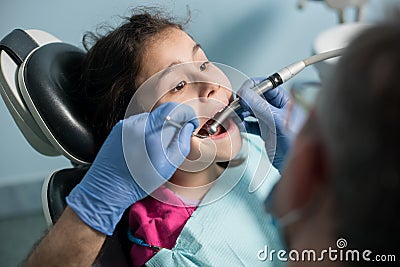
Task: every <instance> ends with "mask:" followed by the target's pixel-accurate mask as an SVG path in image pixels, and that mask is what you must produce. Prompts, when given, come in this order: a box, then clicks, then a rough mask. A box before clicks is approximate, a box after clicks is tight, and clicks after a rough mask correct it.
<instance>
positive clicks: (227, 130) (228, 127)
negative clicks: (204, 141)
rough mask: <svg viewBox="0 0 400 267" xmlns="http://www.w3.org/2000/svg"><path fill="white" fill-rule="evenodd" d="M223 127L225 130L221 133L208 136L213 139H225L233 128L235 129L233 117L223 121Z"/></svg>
mask: <svg viewBox="0 0 400 267" xmlns="http://www.w3.org/2000/svg"><path fill="white" fill-rule="evenodd" d="M222 127H224V128H225V132H224V133H222V134H219V135H209V136H208V137H207V138H210V139H211V140H217V139H223V138H225V137H227V136H228V135H230V134H231V133H232V132H233V130H234V129H235V123H234V122H233V120H232V119H231V118H228V119H226V120H225V121H224V123H222Z"/></svg>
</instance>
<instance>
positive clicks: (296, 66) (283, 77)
mask: <svg viewBox="0 0 400 267" xmlns="http://www.w3.org/2000/svg"><path fill="white" fill-rule="evenodd" d="M344 49H345V48H341V49H336V50H332V51H328V52H325V53H321V54H317V55H314V56H311V57H309V58H306V59H303V60H301V61H298V62H295V63H293V64H291V65H289V66H287V67H284V68H283V69H281V70H279V71H278V72H276V73H274V74H272V75H271V76H269V77H268V78H267V79H266V80H265V81H263V82H262V83H260V84H259V85H257V86H255V87H254V89H253V90H254V91H255V92H256V93H257V94H259V95H261V94H264V93H265V92H267V91H269V90H271V89H274V88H276V87H278V86H279V85H281V84H283V83H285V82H287V81H288V80H290V79H291V78H292V77H293V76H295V75H296V74H298V73H299V72H301V71H302V70H303V69H304V68H305V67H307V66H309V65H312V64H314V63H317V62H320V61H323V60H326V59H330V58H333V57H337V56H340V55H341V54H343V51H344ZM240 107H241V104H240V100H239V98H236V99H235V100H234V101H232V102H231V103H230V104H229V105H228V106H226V107H225V108H224V109H222V110H221V111H219V112H218V113H217V114H215V115H214V117H213V119H214V123H212V124H210V125H209V126H208V128H207V132H208V133H209V134H210V135H214V134H215V133H217V132H218V126H219V125H220V124H221V123H222V122H223V121H224V120H226V119H227V118H228V117H229V116H230V114H231V113H232V111H237V110H238V109H239V108H240Z"/></svg>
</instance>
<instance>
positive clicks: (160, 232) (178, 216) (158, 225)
mask: <svg viewBox="0 0 400 267" xmlns="http://www.w3.org/2000/svg"><path fill="white" fill-rule="evenodd" d="M156 193H157V195H158V196H162V198H163V200H166V201H167V202H168V203H176V204H177V205H178V206H175V205H170V204H167V203H165V202H161V201H159V200H157V199H155V198H153V197H151V196H148V197H146V198H144V199H142V200H141V201H139V202H136V203H135V204H133V205H132V206H131V208H130V211H129V227H130V230H131V233H132V235H133V236H134V237H137V238H140V239H142V240H144V241H145V242H146V243H148V244H150V245H154V246H159V247H162V248H168V249H172V248H173V247H174V245H175V243H176V240H177V238H178V236H179V234H180V233H181V231H182V229H183V227H184V226H185V223H186V221H187V220H188V219H189V218H190V216H191V215H192V213H193V212H194V211H195V209H196V207H188V206H186V205H185V204H184V203H183V202H182V200H180V199H179V198H178V197H177V196H176V195H175V194H174V193H173V192H172V191H171V190H169V189H168V188H166V187H165V186H162V187H160V188H159V189H157V190H156ZM154 253H155V251H154V250H153V249H150V248H147V247H143V246H139V245H136V244H133V246H132V248H131V252H130V255H131V260H132V265H133V266H142V265H144V264H145V263H146V262H147V261H148V260H150V258H151V257H153V255H154Z"/></svg>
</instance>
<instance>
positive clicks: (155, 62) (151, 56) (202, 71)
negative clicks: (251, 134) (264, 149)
mask: <svg viewBox="0 0 400 267" xmlns="http://www.w3.org/2000/svg"><path fill="white" fill-rule="evenodd" d="M165 70H167V71H165ZM155 74H156V75H155ZM152 80H153V81H152ZM137 82H138V84H143V85H145V84H149V86H146V88H145V89H144V90H143V91H147V93H145V94H144V97H142V99H140V101H141V102H142V103H145V102H149V100H150V101H153V106H152V109H154V108H155V107H157V106H159V105H161V104H163V103H165V102H178V103H184V104H186V105H189V106H191V107H192V108H193V109H194V111H195V113H196V115H197V116H198V119H199V125H200V126H199V128H198V129H196V130H195V133H197V132H198V131H199V130H200V129H201V128H202V126H203V125H204V124H205V123H206V122H207V121H208V120H209V119H210V118H212V117H213V116H214V114H215V113H217V112H218V111H219V110H221V109H222V108H223V107H225V106H227V105H228V104H229V103H230V102H231V101H232V100H233V95H232V91H231V85H230V83H229V80H228V78H227V77H226V76H225V75H224V74H223V73H222V71H221V70H219V69H218V68H217V67H216V66H215V65H213V64H211V63H210V62H209V61H208V59H207V57H206V55H205V53H204V51H203V50H202V49H201V47H200V45H198V44H197V43H196V42H195V41H193V39H192V38H191V37H190V36H188V35H187V34H186V33H185V32H184V31H182V30H179V29H176V28H169V29H167V30H165V31H163V32H162V33H160V34H157V35H156V36H155V37H153V38H152V40H150V41H148V42H147V47H146V51H145V54H144V56H143V60H142V67H141V71H140V73H139V75H138V79H137ZM143 85H142V86H141V87H145V86H143ZM139 90H140V88H139ZM139 98H140V96H139ZM142 100H143V101H142ZM144 109H145V111H150V110H146V109H148V108H144ZM224 125H225V130H223V131H222V132H221V133H219V134H218V133H217V134H216V135H215V136H212V137H208V138H205V139H201V138H198V137H192V138H191V150H190V154H189V156H188V157H187V158H188V160H191V161H195V160H200V161H201V159H207V160H209V159H210V158H212V159H213V161H217V162H222V161H228V160H231V159H232V158H233V157H235V156H236V155H237V154H238V153H239V151H240V149H241V146H242V139H241V135H240V131H239V129H238V127H237V126H236V124H235V123H233V122H232V121H230V122H227V123H226V124H225V123H224Z"/></svg>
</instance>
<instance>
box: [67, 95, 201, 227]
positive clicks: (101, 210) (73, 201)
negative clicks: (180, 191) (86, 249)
mask: <svg viewBox="0 0 400 267" xmlns="http://www.w3.org/2000/svg"><path fill="white" fill-rule="evenodd" d="M167 116H169V118H171V119H172V120H174V121H175V122H177V123H178V124H180V125H182V127H181V128H179V127H176V125H175V126H174V125H172V124H169V123H166V117H167ZM198 124H199V122H198V120H197V117H196V114H195V113H194V111H193V109H192V108H191V107H189V106H187V105H183V104H177V103H165V104H163V105H161V106H159V107H158V108H156V109H155V110H154V111H152V112H151V113H142V114H138V115H134V116H131V117H129V118H127V119H125V120H123V121H120V122H118V123H117V124H116V125H115V126H114V128H113V129H112V131H111V133H110V134H109V136H108V137H107V139H106V141H105V142H104V144H103V146H102V147H101V149H100V151H99V153H98V154H97V156H96V159H95V160H94V162H93V164H92V166H91V167H90V168H89V170H88V172H87V173H86V175H85V176H84V178H83V180H82V181H81V182H80V183H79V184H78V185H77V186H76V187H75V188H74V189H73V190H72V192H71V193H70V195H69V196H68V197H67V203H68V205H69V206H70V207H71V208H72V209H73V210H74V212H75V213H76V214H77V215H78V216H79V217H80V218H81V219H82V220H83V221H84V222H85V223H86V224H87V225H89V226H90V227H92V228H94V229H96V230H98V231H100V232H102V233H104V234H106V235H112V233H113V231H114V229H115V226H116V224H117V223H118V222H119V220H120V219H121V216H122V214H123V213H124V211H125V209H127V208H128V207H129V206H130V205H131V204H133V203H135V202H137V201H138V200H140V199H142V198H144V197H146V196H147V195H148V194H149V193H151V192H152V191H154V190H155V189H156V188H158V187H159V186H160V185H162V184H163V183H164V182H165V181H166V180H168V179H169V178H171V176H172V175H173V174H174V172H175V171H176V169H177V168H178V167H179V165H180V164H182V162H183V160H184V159H185V158H186V156H187V155H188V154H189V151H190V139H191V135H192V132H193V131H194V129H196V128H197V127H198Z"/></svg>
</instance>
